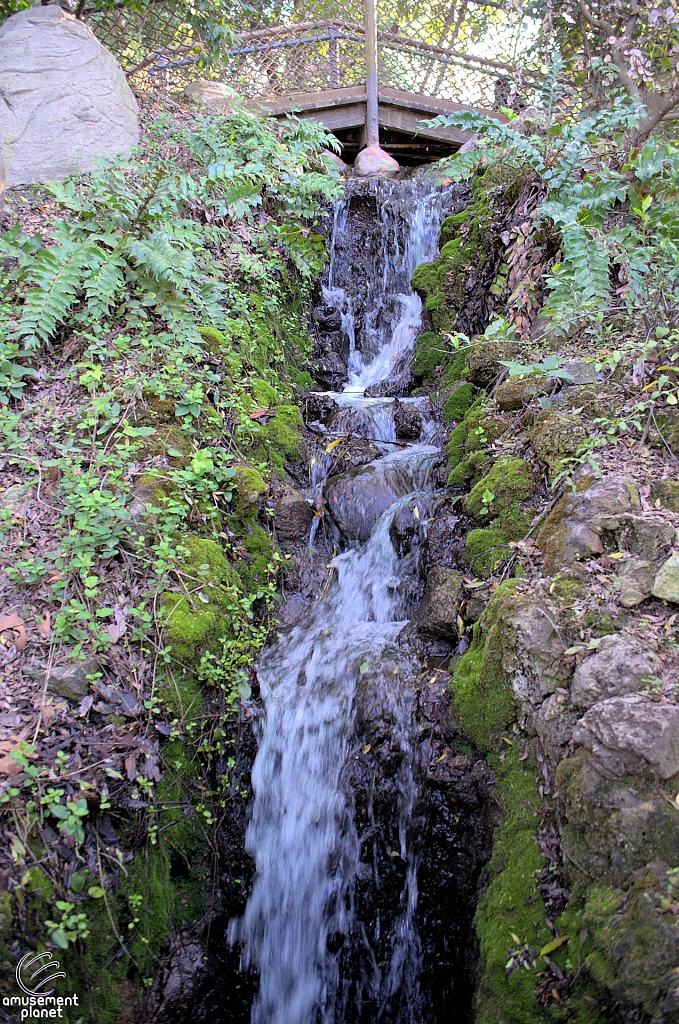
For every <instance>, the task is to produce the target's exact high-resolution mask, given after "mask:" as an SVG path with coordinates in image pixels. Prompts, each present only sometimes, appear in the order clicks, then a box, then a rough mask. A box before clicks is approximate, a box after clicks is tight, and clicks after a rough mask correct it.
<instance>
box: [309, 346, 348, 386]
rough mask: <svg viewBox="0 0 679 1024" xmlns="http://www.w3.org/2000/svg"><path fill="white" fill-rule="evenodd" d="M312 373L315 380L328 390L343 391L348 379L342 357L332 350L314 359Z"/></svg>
mask: <svg viewBox="0 0 679 1024" xmlns="http://www.w3.org/2000/svg"><path fill="white" fill-rule="evenodd" d="M311 373H312V376H313V378H314V380H316V381H317V382H318V383H319V384H320V385H321V386H322V387H324V388H327V389H328V391H341V390H342V388H343V387H344V382H345V381H346V379H347V368H346V366H345V365H344V363H343V362H342V357H341V356H340V355H338V354H337V352H333V351H332V350H331V351H330V352H326V353H325V355H322V356H320V357H319V358H318V359H316V360H314V364H313V366H312V370H311Z"/></svg>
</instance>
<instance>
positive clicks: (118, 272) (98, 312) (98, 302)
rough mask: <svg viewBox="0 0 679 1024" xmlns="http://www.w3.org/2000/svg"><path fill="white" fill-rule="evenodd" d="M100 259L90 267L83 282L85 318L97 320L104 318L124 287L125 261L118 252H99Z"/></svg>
mask: <svg viewBox="0 0 679 1024" xmlns="http://www.w3.org/2000/svg"><path fill="white" fill-rule="evenodd" d="M100 252H101V259H100V261H99V263H98V264H95V265H94V266H92V267H91V268H90V270H89V272H88V273H87V274H86V276H85V279H84V281H83V287H84V289H85V299H86V301H87V307H86V316H87V317H88V318H91V319H92V320H98V319H100V318H101V317H103V316H106V314H107V313H108V311H109V310H110V308H111V306H112V305H114V303H115V302H116V301H117V299H118V297H119V295H120V293H121V292H122V290H123V288H124V287H125V277H124V274H123V271H124V268H125V266H126V263H125V259H124V258H123V256H122V254H121V253H120V252H118V251H115V250H114V251H113V252H110V253H107V252H105V251H104V250H100Z"/></svg>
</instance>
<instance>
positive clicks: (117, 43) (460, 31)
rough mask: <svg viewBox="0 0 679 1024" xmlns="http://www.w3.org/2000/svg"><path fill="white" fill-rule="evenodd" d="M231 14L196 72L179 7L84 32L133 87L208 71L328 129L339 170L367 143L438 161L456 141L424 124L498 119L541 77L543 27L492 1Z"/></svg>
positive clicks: (262, 7) (172, 2)
mask: <svg viewBox="0 0 679 1024" xmlns="http://www.w3.org/2000/svg"><path fill="white" fill-rule="evenodd" d="M81 6H82V5H81ZM526 7H527V8H528V7H530V5H526ZM231 8H232V24H234V25H235V26H236V33H235V35H234V36H233V37H232V40H231V45H230V46H229V47H228V48H227V49H225V50H224V51H223V52H222V53H221V54H220V55H219V58H218V59H216V60H215V59H212V60H211V62H210V64H209V67H205V66H203V67H200V69H199V68H197V67H196V64H197V62H199V61H200V56H201V52H202V50H203V49H204V47H203V42H202V41H201V39H200V38H199V37H198V36H196V34H195V31H193V30H192V29H191V27H190V25H187V21H186V18H185V10H184V9H185V4H184V3H182V2H181V0H146V2H145V3H144V4H143V5H135V6H134V7H130V6H128V5H120V4H115V5H112V6H111V8H110V9H108V8H107V9H106V10H105V11H102V12H97V13H94V14H92V15H91V16H90V24H91V26H92V28H93V29H94V31H95V33H96V34H97V35H98V37H99V38H100V39H101V41H102V42H103V43H104V44H105V45H106V46H108V47H109V49H111V50H112V51H113V53H115V54H116V56H117V57H118V59H119V60H120V62H121V64H122V66H123V69H124V70H125V73H126V74H127V76H128V78H130V80H131V81H132V83H133V85H134V86H135V87H137V88H139V89H140V90H141V91H144V90H145V89H146V88H148V86H149V84H150V85H151V87H152V88H154V89H156V88H158V87H164V88H167V89H170V90H173V89H181V88H183V87H184V86H185V85H186V84H187V83H188V82H189V81H191V79H193V78H196V77H201V78H202V77H205V76H206V74H207V75H208V76H209V77H210V78H215V79H218V80H221V81H222V82H224V83H226V84H228V85H229V86H230V87H231V88H233V89H234V90H235V91H236V92H237V93H238V94H239V95H241V96H242V97H243V98H244V99H245V100H246V101H247V102H248V103H249V105H250V106H251V107H254V108H256V109H259V110H262V111H265V112H269V113H270V114H273V115H274V116H275V117H278V118H282V117H285V116H287V115H288V114H290V113H293V112H294V113H296V114H297V115H299V116H300V117H308V118H313V119H314V120H316V121H319V122H321V123H322V124H324V125H326V127H328V128H329V129H330V130H331V131H333V132H334V133H335V135H336V136H337V138H338V139H339V141H340V142H341V143H342V147H343V151H342V155H343V157H344V159H345V160H346V161H347V162H351V161H352V160H353V159H354V158H355V156H356V155H357V154H358V152H359V151H360V150H361V149H362V148H363V147H364V146H366V145H367V146H370V145H371V144H375V143H381V144H382V146H383V148H384V149H386V150H387V151H388V152H389V153H390V154H392V155H393V156H394V157H395V158H396V159H397V160H398V161H399V162H400V163H403V164H413V163H420V162H422V161H424V160H427V161H429V160H433V159H437V158H439V157H441V156H445V155H447V154H448V153H450V152H451V151H453V150H455V149H457V148H458V147H459V146H460V144H461V143H462V142H463V141H464V140H465V135H464V134H463V133H462V132H460V131H458V130H457V129H455V128H436V129H428V128H424V126H423V125H424V122H425V121H427V120H429V119H432V118H434V117H436V116H438V115H441V114H444V115H445V114H450V113H453V112H456V111H459V110H469V109H475V110H484V111H486V112H488V113H491V114H494V116H496V117H498V118H499V119H500V120H501V119H502V115H500V114H498V113H494V111H497V108H499V107H502V106H512V105H513V104H515V102H516V101H517V99H518V98H520V97H528V98H530V95H531V92H532V90H533V89H534V87H535V84H536V81H537V80H538V79H539V77H540V69H541V57H540V54H539V53H538V51H537V50H536V41H537V39H538V36H539V26H540V24H541V20H540V18H539V16H538V15H536V14H535V12H533V13H529V12H528V11H527V10H525V9H524V7H523V5H519V6H518V7H517V10H516V11H514V12H507V11H506V10H504V9H503V6H502V4H501V3H500V2H499V0H426V2H422V3H416V2H411V0H286V4H285V5H283V6H281V5H280V4H274V5H271V4H267V3H264V2H263V0H232V3H231Z"/></svg>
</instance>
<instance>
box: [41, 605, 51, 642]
mask: <svg viewBox="0 0 679 1024" xmlns="http://www.w3.org/2000/svg"><path fill="white" fill-rule="evenodd" d="M51 631H52V626H51V624H50V613H49V611H46V612H45V614H44V615H43V617H42V618H41V619H40V621H39V622H38V633H40V636H41V637H42V638H43V640H49V638H50V633H51Z"/></svg>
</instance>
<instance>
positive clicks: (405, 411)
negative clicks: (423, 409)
mask: <svg viewBox="0 0 679 1024" xmlns="http://www.w3.org/2000/svg"><path fill="white" fill-rule="evenodd" d="M394 429H395V431H396V436H397V437H399V438H402V439H404V440H407V441H416V440H417V438H418V437H419V436H420V434H421V433H422V417H421V416H420V414H419V412H418V410H417V407H416V406H414V405H405V404H404V403H403V402H399V401H398V399H396V401H395V403H394Z"/></svg>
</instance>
